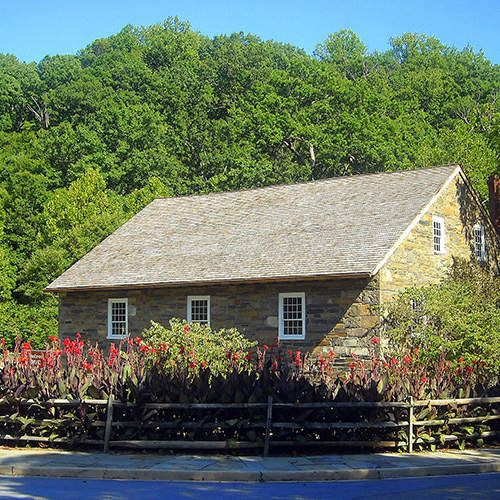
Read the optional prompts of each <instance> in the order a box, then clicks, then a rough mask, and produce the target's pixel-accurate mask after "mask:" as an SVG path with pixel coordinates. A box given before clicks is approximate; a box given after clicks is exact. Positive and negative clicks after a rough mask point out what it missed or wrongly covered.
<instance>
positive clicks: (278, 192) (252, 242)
mask: <svg viewBox="0 0 500 500" xmlns="http://www.w3.org/2000/svg"><path fill="white" fill-rule="evenodd" d="M460 171H461V169H460V167H459V166H458V165H449V166H444V167H433V168H426V169H418V170H407V171H397V172H387V173H380V174H368V175H357V176H350V177H337V178H333V179H328V180H321V181H312V182H304V183H300V184H291V185H280V186H271V187H265V188H258V189H250V190H248V191H236V192H224V193H213V194H207V195H193V196H183V197H177V198H159V199H157V200H155V201H153V202H152V203H150V204H149V205H148V206H147V207H145V208H144V209H143V210H142V211H140V212H139V213H138V214H137V215H135V216H134V217H133V218H132V219H130V220H129V221H128V222H127V223H125V224H124V225H123V226H121V227H120V228H119V229H117V230H116V231H115V232H114V233H113V234H111V235H110V236H109V237H108V238H106V239H105V240H104V241H103V242H102V243H100V244H99V245H98V246H97V247H95V248H94V249H93V250H91V251H90V252H89V253H88V254H87V255H85V256H84V257H83V258H82V259H81V260H79V261H78V262H77V263H76V264H74V265H73V266H72V267H70V268H69V269H68V270H67V271H66V272H65V273H63V274H62V275H61V276H60V277H59V278H57V279H56V280H55V281H54V282H52V283H51V284H50V285H49V286H48V287H47V288H46V290H47V291H54V292H58V291H59V292H60V291H65V290H68V291H69V290H80V289H100V288H108V287H113V288H127V287H131V288H135V287H143V286H173V285H184V284H204V283H224V282H245V281H268V280H282V279H310V278H315V277H336V276H363V275H366V276H369V275H370V274H371V273H373V272H374V271H375V270H376V268H377V266H378V265H379V264H380V263H381V262H382V261H383V259H384V257H385V256H386V255H387V254H388V252H390V251H391V249H393V248H394V245H396V243H397V241H398V239H399V238H400V237H401V236H402V235H403V234H404V232H405V230H407V229H408V227H409V226H410V225H411V224H412V222H414V221H415V219H416V218H418V217H419V216H420V215H421V214H422V212H423V211H424V210H425V209H426V207H428V206H429V204H430V203H431V202H432V200H433V197H435V195H436V194H437V193H438V192H439V190H440V189H442V188H443V186H444V185H446V184H447V183H448V182H449V181H451V179H452V178H453V177H454V176H455V175H457V173H458V172H460Z"/></svg>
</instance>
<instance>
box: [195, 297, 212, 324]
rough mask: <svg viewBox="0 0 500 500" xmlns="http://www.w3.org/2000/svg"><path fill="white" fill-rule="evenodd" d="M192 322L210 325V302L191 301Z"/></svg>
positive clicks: (204, 300) (203, 300) (202, 300)
mask: <svg viewBox="0 0 500 500" xmlns="http://www.w3.org/2000/svg"><path fill="white" fill-rule="evenodd" d="M191 321H195V322H197V323H208V300H207V299H192V300H191Z"/></svg>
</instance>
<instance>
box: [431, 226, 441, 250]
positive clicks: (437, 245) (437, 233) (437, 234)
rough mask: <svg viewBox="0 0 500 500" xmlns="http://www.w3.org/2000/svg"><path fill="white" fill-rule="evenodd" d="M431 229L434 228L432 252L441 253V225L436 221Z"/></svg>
mask: <svg viewBox="0 0 500 500" xmlns="http://www.w3.org/2000/svg"><path fill="white" fill-rule="evenodd" d="M433 227H434V251H435V252H441V237H442V228H441V223H440V222H438V221H434V222H433Z"/></svg>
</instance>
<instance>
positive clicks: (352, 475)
mask: <svg viewBox="0 0 500 500" xmlns="http://www.w3.org/2000/svg"><path fill="white" fill-rule="evenodd" d="M490 472H500V449H497V448H483V449H479V450H464V451H439V452H415V453H411V454H410V453H374V454H353V455H348V454H346V455H321V456H315V455H311V456H296V457H277V456H273V457H259V456H243V457H242V456H230V455H210V456H207V455H160V454H158V455H156V454H152V453H149V454H142V453H115V452H113V453H106V454H105V453H98V452H78V451H60V450H55V449H47V448H45V449H40V448H6V447H5V448H4V449H1V450H0V476H4V477H59V478H79V479H126V480H146V481H151V480H159V481H225V482H227V481H231V482H235V481H261V482H262V481H265V482H267V481H301V482H307V481H359V480H363V479H389V478H409V477H426V476H446V475H457V474H480V473H490Z"/></svg>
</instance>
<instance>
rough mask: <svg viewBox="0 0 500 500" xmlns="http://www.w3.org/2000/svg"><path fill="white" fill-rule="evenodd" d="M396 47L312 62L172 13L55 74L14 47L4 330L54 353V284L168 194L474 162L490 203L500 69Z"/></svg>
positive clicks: (0, 311)
mask: <svg viewBox="0 0 500 500" xmlns="http://www.w3.org/2000/svg"><path fill="white" fill-rule="evenodd" d="M388 47H389V49H388V50H387V51H386V52H383V53H378V52H373V53H370V52H369V51H368V50H367V47H366V46H365V44H364V43H363V42H362V40H360V39H359V37H358V36H357V35H356V34H355V33H354V32H352V31H350V30H343V31H340V32H337V33H333V34H331V35H330V36H329V37H328V38H327V39H326V40H324V41H323V42H321V41H318V46H317V49H316V51H315V53H314V55H312V56H311V55H308V54H306V53H305V52H304V51H303V50H301V49H298V48H296V47H293V46H291V45H287V44H282V43H275V42H272V41H262V40H260V39H259V38H257V37H255V36H252V35H247V34H243V33H235V34H232V35H230V36H216V37H214V38H209V37H206V36H204V35H203V34H201V33H199V32H196V31H194V30H192V29H191V27H190V25H189V23H187V22H181V21H179V20H178V19H176V18H169V19H168V20H167V21H165V22H164V23H161V24H157V25H154V26H150V27H133V26H126V27H125V28H124V29H123V30H122V31H121V32H120V33H118V34H116V35H113V36H110V37H109V38H105V39H100V40H96V41H94V42H93V43H90V44H89V45H88V46H87V47H86V48H84V49H82V50H81V51H79V52H78V53H77V54H75V55H57V56H53V57H46V58H44V59H43V60H42V61H40V62H39V63H38V64H36V63H29V64H27V63H21V62H19V60H18V59H17V58H16V56H15V55H9V54H1V53H0V337H6V338H7V339H10V340H9V342H11V341H12V339H13V338H14V337H15V335H17V334H20V335H22V336H23V338H27V337H30V338H31V340H32V342H34V343H36V342H42V343H43V342H44V341H45V338H46V336H47V332H48V331H49V333H53V332H54V329H55V325H56V299H55V298H54V297H52V296H50V295H48V294H45V293H43V291H42V290H43V288H44V287H45V286H46V285H47V284H48V283H49V282H50V281H51V280H53V279H54V278H55V277H57V276H58V275H59V274H60V273H62V272H63V271H64V270H65V269H66V268H67V267H68V266H69V265H71V264H72V263H73V262H74V261H76V260H77V259H79V258H80V257H82V255H84V254H85V253H86V252H87V251H88V250H90V249H91V248H92V247H93V246H94V245H95V244H97V243H98V242H99V241H101V240H102V239H103V238H104V237H106V236H107V235H108V234H109V233H110V232H111V231H113V230H114V229H115V228H116V227H118V226H119V225H120V224H122V223H123V222H124V221H125V220H126V219H127V218H129V217H131V216H132V215H134V214H135V213H136V212H137V211H138V210H139V209H141V208H142V207H143V206H144V205H145V204H147V203H148V202H149V201H151V200H152V199H153V198H155V197H157V196H176V195H183V194H189V193H200V192H212V191H222V190H235V189H246V188H250V187H256V186H265V185H270V184H276V183H290V182H297V181H304V180H311V179H321V178H326V177H333V176H339V175H352V174H359V173H366V172H379V171H387V170H398V169H412V168H419V167H427V166H432V165H441V164H447V163H461V164H462V166H463V167H464V169H465V171H466V172H467V174H468V176H469V178H470V179H471V181H472V183H473V184H474V186H475V188H476V189H477V190H478V192H479V194H480V196H481V199H482V200H483V201H484V202H486V198H487V187H486V179H487V178H488V176H489V175H491V174H492V173H494V172H496V171H498V165H499V153H500V102H499V99H498V97H499V95H498V94H499V89H500V67H499V66H497V65H492V64H491V63H490V62H489V61H488V60H487V59H486V58H485V57H484V55H483V54H482V53H481V52H475V51H474V49H473V48H472V47H465V48H463V49H457V48H455V47H447V46H445V45H443V44H442V43H441V42H440V41H439V40H438V39H436V38H434V37H432V36H426V35H421V34H415V33H407V34H404V35H402V36H398V37H396V38H393V39H391V40H389V45H388ZM0 49H1V47H0Z"/></svg>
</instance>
